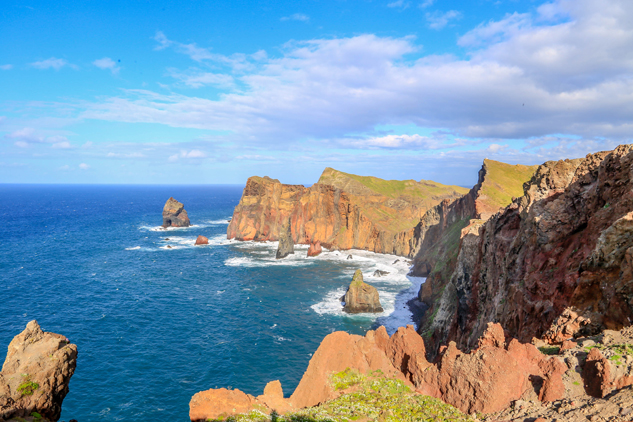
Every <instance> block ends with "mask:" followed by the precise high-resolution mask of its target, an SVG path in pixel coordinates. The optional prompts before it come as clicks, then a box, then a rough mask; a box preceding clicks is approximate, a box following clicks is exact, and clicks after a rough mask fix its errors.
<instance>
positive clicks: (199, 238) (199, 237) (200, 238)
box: [196, 236, 209, 245]
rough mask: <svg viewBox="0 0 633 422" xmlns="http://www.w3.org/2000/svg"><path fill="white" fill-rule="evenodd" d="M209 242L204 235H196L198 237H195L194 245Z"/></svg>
mask: <svg viewBox="0 0 633 422" xmlns="http://www.w3.org/2000/svg"><path fill="white" fill-rule="evenodd" d="M208 244H209V239H207V238H206V237H204V236H198V238H197V239H196V245H208Z"/></svg>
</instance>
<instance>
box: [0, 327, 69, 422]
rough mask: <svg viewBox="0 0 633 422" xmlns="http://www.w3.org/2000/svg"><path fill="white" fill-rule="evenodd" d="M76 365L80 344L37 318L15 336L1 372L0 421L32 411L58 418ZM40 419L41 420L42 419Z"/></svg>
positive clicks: (28, 414) (53, 418)
mask: <svg viewBox="0 0 633 422" xmlns="http://www.w3.org/2000/svg"><path fill="white" fill-rule="evenodd" d="M76 364H77V346H76V345H74V344H70V342H69V341H68V339H67V338H66V337H64V336H62V335H59V334H54V333H45V332H43V331H42V329H41V328H40V326H39V325H38V323H37V321H31V322H29V323H28V324H27V326H26V329H25V330H24V331H23V332H22V333H20V334H18V335H17V336H15V337H14V338H13V340H12V341H11V343H10V344H9V348H8V351H7V357H6V359H5V361H4V365H2V372H0V421H2V420H10V419H12V418H16V420H18V418H22V417H30V416H31V414H32V413H33V412H36V413H38V414H39V415H41V416H42V417H43V418H45V419H47V420H51V421H57V420H58V419H59V416H60V415H61V410H62V402H63V401H64V397H66V394H68V383H69V382H70V378H71V377H72V375H73V373H74V372H75V367H76ZM40 420H41V419H40Z"/></svg>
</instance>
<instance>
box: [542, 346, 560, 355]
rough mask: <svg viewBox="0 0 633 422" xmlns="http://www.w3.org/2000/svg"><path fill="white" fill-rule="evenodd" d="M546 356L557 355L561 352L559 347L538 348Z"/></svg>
mask: <svg viewBox="0 0 633 422" xmlns="http://www.w3.org/2000/svg"><path fill="white" fill-rule="evenodd" d="M538 349H539V350H540V351H541V353H543V354H544V355H557V354H558V352H560V347H559V346H543V347H539V348H538Z"/></svg>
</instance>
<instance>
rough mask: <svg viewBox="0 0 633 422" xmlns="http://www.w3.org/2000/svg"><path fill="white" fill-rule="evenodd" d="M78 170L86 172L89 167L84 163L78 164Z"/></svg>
mask: <svg viewBox="0 0 633 422" xmlns="http://www.w3.org/2000/svg"><path fill="white" fill-rule="evenodd" d="M79 168H80V169H81V170H88V169H89V168H90V166H89V165H88V164H86V163H81V164H79Z"/></svg>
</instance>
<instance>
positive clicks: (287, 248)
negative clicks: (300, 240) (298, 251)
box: [275, 219, 295, 259]
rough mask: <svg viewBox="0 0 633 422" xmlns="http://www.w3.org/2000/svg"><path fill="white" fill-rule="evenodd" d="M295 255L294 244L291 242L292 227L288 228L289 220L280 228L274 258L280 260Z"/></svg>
mask: <svg viewBox="0 0 633 422" xmlns="http://www.w3.org/2000/svg"><path fill="white" fill-rule="evenodd" d="M294 253H295V244H294V241H293V240H292V227H290V219H288V221H286V223H285V224H284V225H283V226H282V227H281V233H280V235H279V245H278V246H277V254H276V256H275V258H277V259H282V258H285V257H287V256H288V255H291V254H294Z"/></svg>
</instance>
